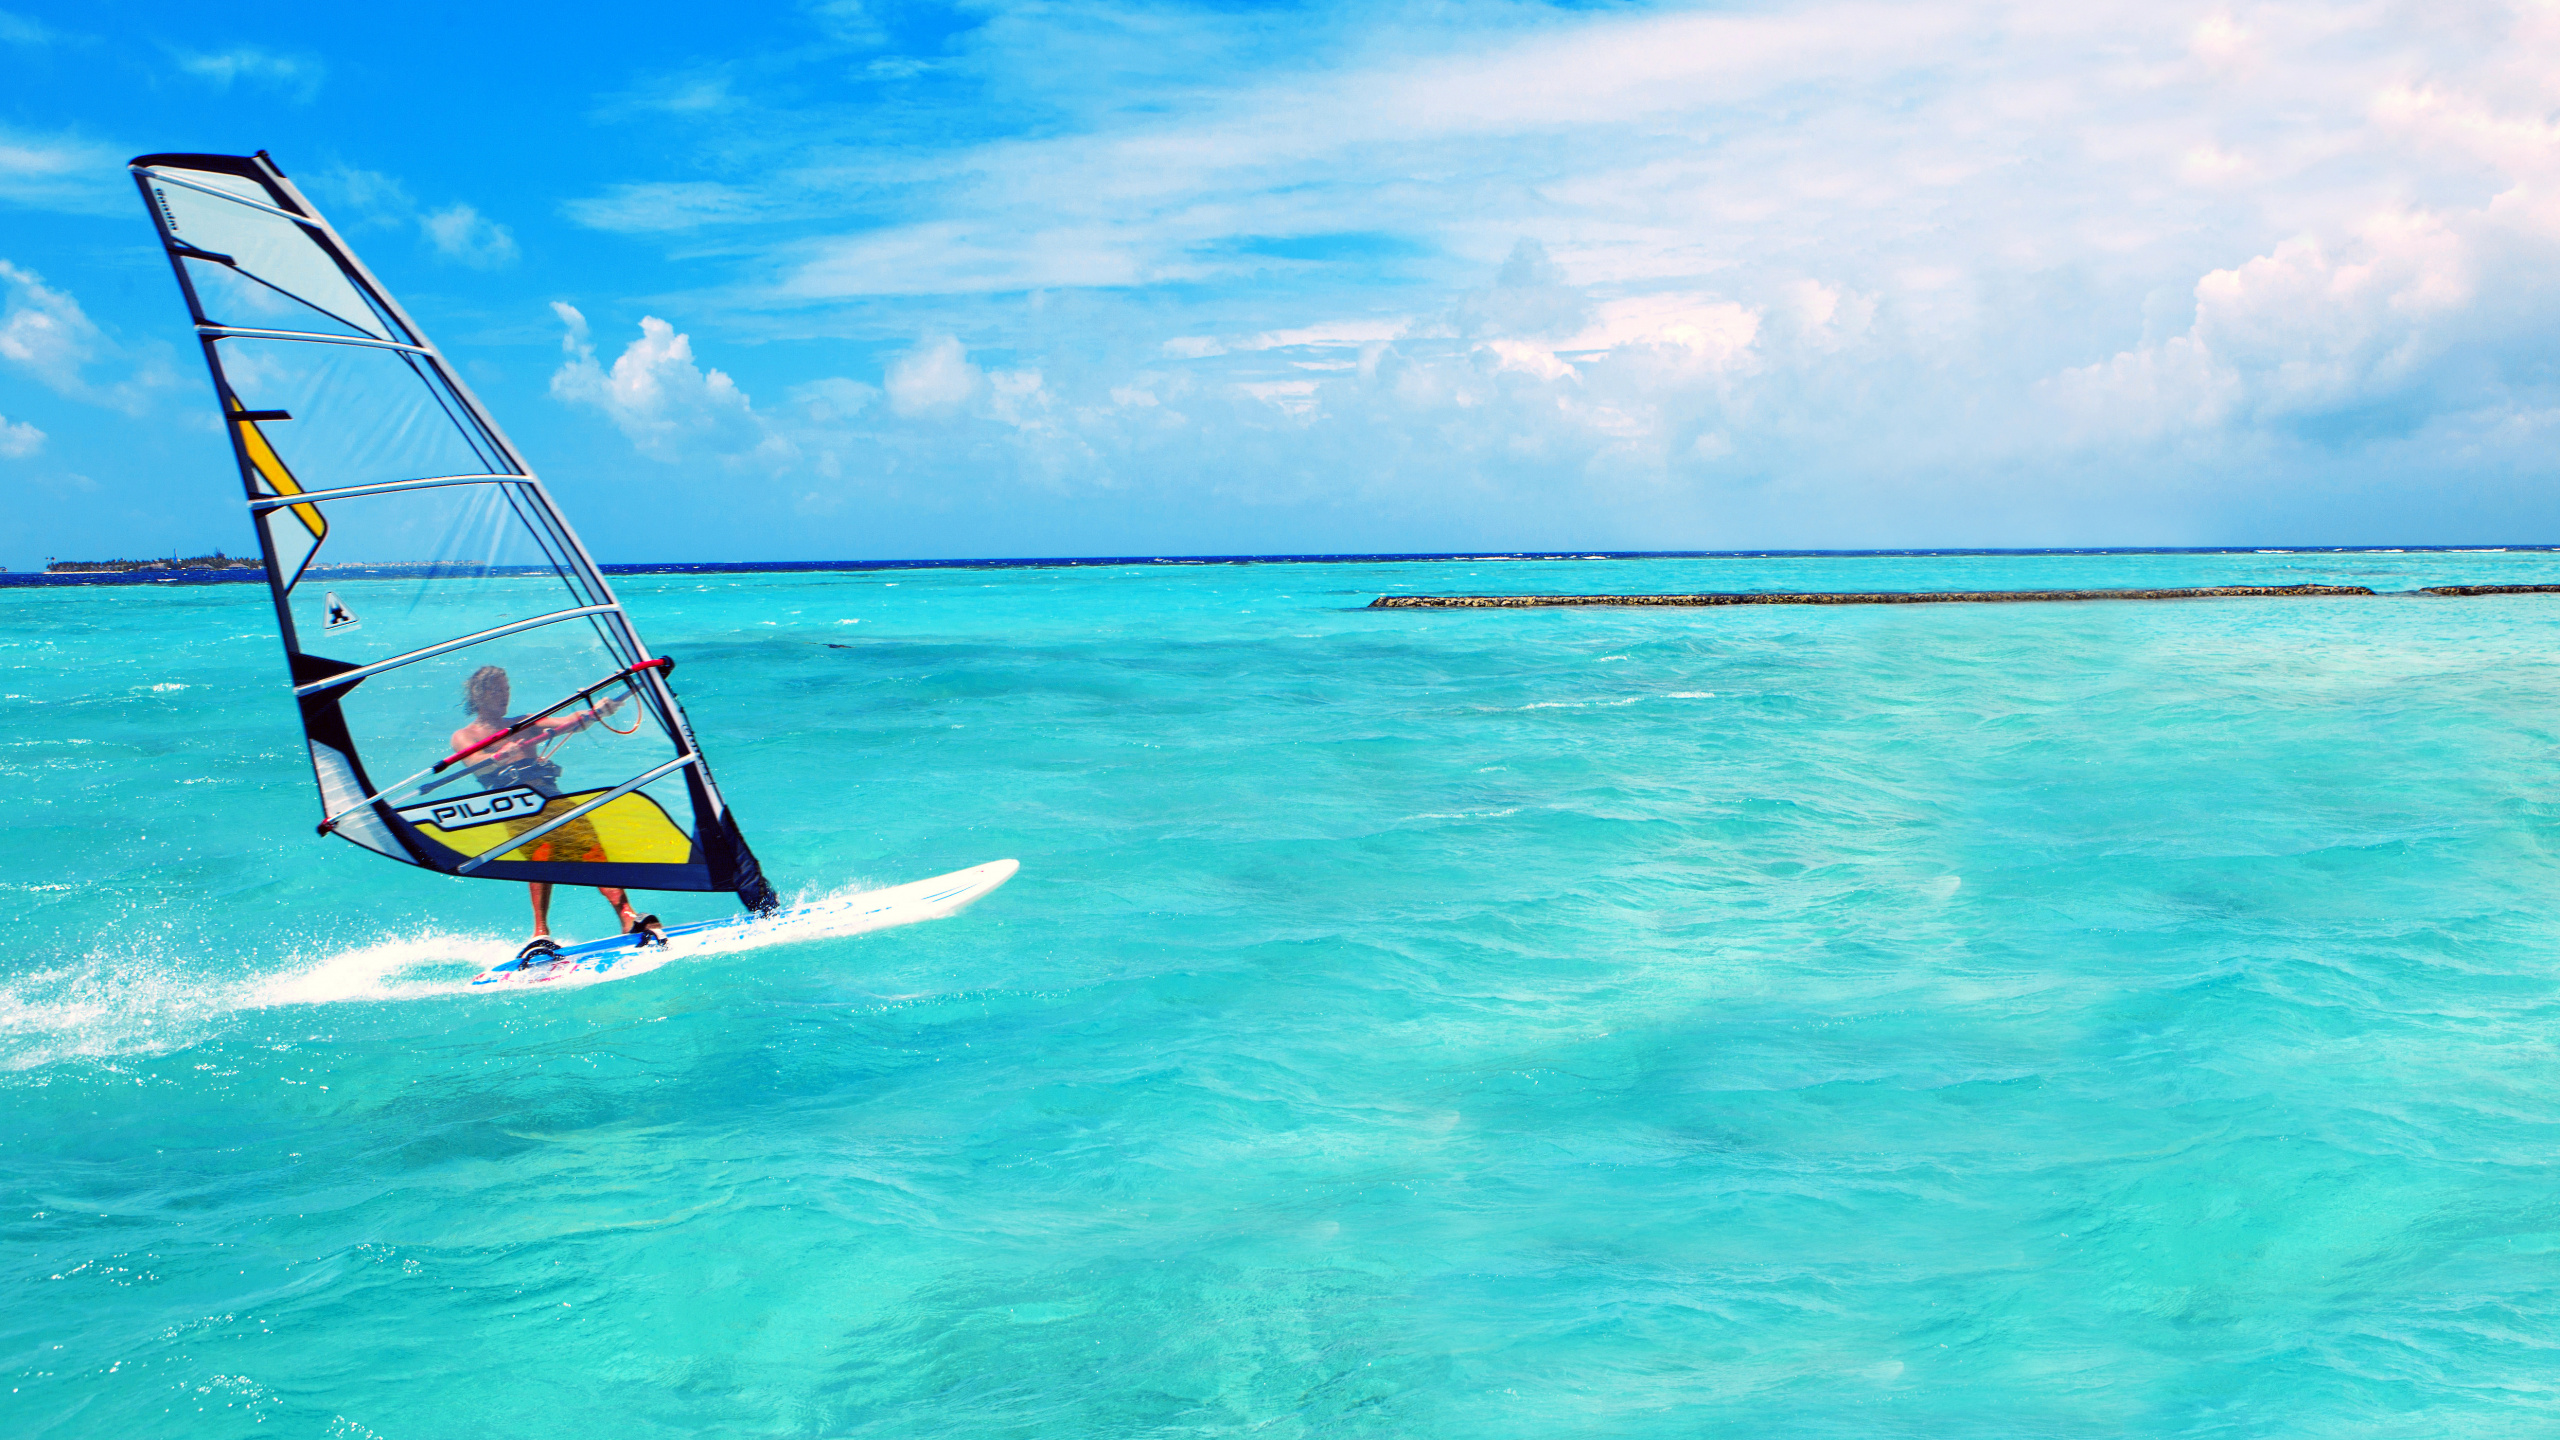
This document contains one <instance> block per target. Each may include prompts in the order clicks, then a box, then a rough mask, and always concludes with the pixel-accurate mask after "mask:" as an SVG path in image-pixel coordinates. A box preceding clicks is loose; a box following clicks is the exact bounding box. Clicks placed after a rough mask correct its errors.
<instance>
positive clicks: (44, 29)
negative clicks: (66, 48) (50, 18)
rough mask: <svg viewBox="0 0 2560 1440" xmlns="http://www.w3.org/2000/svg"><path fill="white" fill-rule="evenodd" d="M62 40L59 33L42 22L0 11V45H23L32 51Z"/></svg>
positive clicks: (61, 35) (62, 36) (61, 34)
mask: <svg viewBox="0 0 2560 1440" xmlns="http://www.w3.org/2000/svg"><path fill="white" fill-rule="evenodd" d="M64 38H65V37H64V35H63V33H62V32H61V31H59V30H56V29H54V28H53V27H52V26H50V25H47V24H44V23H43V22H42V21H38V20H31V19H29V18H28V17H26V16H24V15H19V14H15V13H13V12H11V11H7V10H0V45H23V46H26V47H27V48H29V49H33V48H35V47H37V46H42V45H53V44H57V43H59V42H61V41H62V40H63V39H64Z"/></svg>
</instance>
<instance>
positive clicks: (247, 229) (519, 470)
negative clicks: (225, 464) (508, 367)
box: [132, 153, 773, 909]
mask: <svg viewBox="0 0 2560 1440" xmlns="http://www.w3.org/2000/svg"><path fill="white" fill-rule="evenodd" d="M132 170H133V174H134V179H135V181H136V183H137V184H139V185H140V187H141V190H142V195H143V199H144V202H145V204H146V206H147V207H148V208H149V210H150V212H151V216H152V221H153V223H154V225H155V226H157V228H158V230H159V232H160V239H161V243H162V245H163V246H164V247H165V248H166V249H167V251H168V254H169V260H170V265H171V268H172V269H173V270H174V271H175V272H176V274H177V278H178V287H179V290H180V291H181V293H182V294H183V295H184V297H185V299H186V302H187V307H188V311H189V313H190V315H191V317H192V318H193V320H194V321H195V328H196V335H197V338H198V340H199V342H200V343H201V345H202V347H203V349H204V356H205V363H206V365H207V367H208V368H209V369H210V371H211V373H212V376H213V387H214V393H215V397H216V402H217V404H218V405H219V407H220V410H221V414H222V418H223V423H224V426H225V428H226V429H227V430H228V431H229V433H230V435H231V441H232V450H233V454H234V456H235V458H236V459H237V460H238V462H239V466H240V476H241V481H242V486H243V489H244V490H245V492H246V496H247V501H248V506H249V510H250V513H251V516H252V518H253V520H254V522H255V525H256V528H257V531H258V539H259V544H260V545H261V546H262V547H263V549H264V552H265V555H266V562H267V580H268V584H269V587H270V588H271V590H272V591H273V594H274V600H275V608H276V618H277V623H278V626H279V628H280V629H281V631H282V632H283V637H284V645H285V656H286V661H287V670H288V673H289V675H290V678H291V683H292V687H293V693H294V695H295V697H296V699H297V701H298V703H299V705H300V708H301V713H302V722H303V730H304V734H305V737H306V738H307V739H308V741H309V743H310V748H311V764H312V771H313V774H314V776H315V778H316V779H317V780H318V782H319V787H320V800H321V805H322V809H323V815H322V820H321V829H322V831H323V832H324V833H328V834H334V835H337V836H339V837H340V838H342V839H345V840H348V841H351V842H353V843H355V844H357V845H361V846H363V847H364V848H366V849H368V850H372V851H374V852H375V853H377V854H380V855H383V856H386V857H388V858H390V859H394V860H399V861H402V862H404V863H407V864H411V865H418V866H422V867H424V868H426V869H430V870H437V871H441V872H443V873H446V874H453V875H469V876H475V877H478V878H483V879H497V880H539V881H551V882H556V883H562V884H571V885H620V886H629V887H635V888H643V889H656V890H735V891H737V892H738V894H739V896H740V898H741V899H742V900H744V901H745V902H746V903H747V904H748V905H750V906H751V907H754V908H757V909H767V908H770V907H771V905H772V903H773V894H772V890H771V888H770V887H769V886H768V885H767V884H766V883H765V880H764V877H763V875H762V874H761V873H760V871H759V870H758V867H757V865H756V860H755V856H754V854H753V853H752V852H751V851H749V850H748V849H747V846H746V843H745V841H744V839H743V838H742V837H741V836H740V835H739V833H738V828H737V825H736V823H735V821H734V820H733V819H732V817H731V816H730V814H729V811H728V807H727V804H726V802H725V801H724V800H723V799H722V797H721V794H720V790H719V787H718V785H717V784H716V783H715V782H714V781H713V780H712V777H711V771H710V767H709V766H708V765H707V764H706V763H705V762H704V760H703V758H702V756H701V753H700V750H699V748H698V746H697V745H696V743H695V740H694V735H693V730H692V727H691V725H690V724H689V723H688V722H687V721H686V719H685V715H684V711H683V708H682V707H681V705H679V703H678V702H677V699H676V694H675V691H674V690H673V689H672V688H671V687H670V686H669V684H668V683H667V672H668V670H669V669H670V668H672V667H671V665H669V663H668V662H665V661H663V660H659V659H657V658H655V657H653V656H652V655H651V654H650V653H649V651H648V649H647V647H646V646H645V645H644V644H643V643H642V642H641V639H640V635H639V632H638V631H636V630H635V629H633V628H632V625H631V622H630V619H629V617H628V616H626V615H625V614H624V613H623V610H622V606H621V603H620V602H619V601H618V600H616V599H615V597H614V594H613V590H612V587H611V586H609V585H608V584H606V583H605V578H604V575H603V574H602V572H601V571H599V570H598V569H597V568H596V566H595V564H594V562H593V560H592V559H591V558H589V556H588V555H587V553H586V550H585V548H584V547H583V546H581V545H580V544H579V543H578V540H577V537H576V535H575V533H574V532H573V531H572V530H571V529H570V527H569V524H568V521H567V520H566V519H565V518H564V517H563V516H562V515H561V514H560V512H559V509H558V508H557V507H556V506H555V505H553V503H552V501H551V497H550V495H549V493H548V492H547V491H545V490H544V488H543V486H542V483H541V481H540V480H539V479H537V478H536V477H535V476H534V475H533V473H532V471H531V470H530V469H529V468H528V467H527V466H526V465H525V464H524V462H523V460H522V458H521V457H520V456H519V455H518V454H517V453H516V451H515V449H514V447H513V446H511V445H510V444H508V443H507V441H506V438H505V437H504V435H502V434H501V433H500V431H499V429H498V427H497V424H496V422H495V421H494V420H492V419H491V418H490V417H489V415H488V413H487V412H486V411H485V410H483V409H482V408H481V407H480V404H479V402H478V401H477V400H476V399H475V398H474V397H473V396H472V395H471V393H470V391H469V389H468V387H466V386H465V385H464V384H463V383H462V381H461V379H460V378H459V377H458V376H457V375H456V374H455V373H454V371H453V369H452V367H451V366H450V365H448V364H447V363H446V361H445V359H444V357H443V356H442V355H441V354H440V353H438V352H437V350H436V349H435V347H434V345H433V344H432V343H430V342H429V341H428V340H427V338H426V336H425V335H424V334H423V333H421V332H420V331H419V330H418V328H417V326H416V325H415V324H413V323H412V322H411V321H410V319H409V318H408V316H407V315H406V314H405V313H404V312H403V311H402V310H401V309H400V307H399V305H398V304H397V303H396V302H395V301H394V300H393V299H392V298H391V297H390V295H389V294H388V293H387V292H385V291H384V290H383V289H382V287H381V286H380V285H379V284H378V283H376V282H375V280H374V279H373V277H372V275H371V274H370V273H369V272H368V271H366V270H365V268H364V266H363V265H362V264H361V263H360V262H359V261H357V259H356V257H355V255H354V252H353V251H352V250H350V249H349V248H348V247H347V244H346V242H345V240H344V239H343V238H341V237H340V236H339V235H338V233H337V232H336V231H335V230H333V229H332V228H330V226H329V224H328V222H327V220H326V219H324V218H323V217H322V216H321V215H320V213H319V212H318V210H317V209H315V208H314V207H313V206H312V205H311V203H310V202H309V201H308V200H307V199H306V198H304V196H303V195H302V193H301V192H300V191H299V190H297V189H296V188H295V187H294V185H293V183H292V182H291V181H290V180H288V179H286V178H285V176H284V174H283V172H282V171H281V170H279V169H278V168H276V166H275V165H274V163H273V162H272V161H270V160H268V159H267V158H266V157H265V155H264V154H263V153H261V154H259V155H256V156H229V155H146V156H143V157H141V158H140V159H137V160H135V161H134V162H133V164H132Z"/></svg>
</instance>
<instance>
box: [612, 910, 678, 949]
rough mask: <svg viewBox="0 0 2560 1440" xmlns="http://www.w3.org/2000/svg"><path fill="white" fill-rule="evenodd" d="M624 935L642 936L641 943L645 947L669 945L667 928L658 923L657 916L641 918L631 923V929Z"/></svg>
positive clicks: (624, 932)
mask: <svg viewBox="0 0 2560 1440" xmlns="http://www.w3.org/2000/svg"><path fill="white" fill-rule="evenodd" d="M622 933H623V934H625V935H637V936H640V937H641V939H640V943H641V944H643V945H664V944H666V943H667V930H666V927H665V926H664V925H661V924H659V923H658V917H657V916H655V915H643V916H640V917H639V918H638V919H636V920H633V921H632V922H631V928H630V929H628V930H625V931H623V932H622Z"/></svg>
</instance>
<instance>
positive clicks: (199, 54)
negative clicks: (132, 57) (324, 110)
mask: <svg viewBox="0 0 2560 1440" xmlns="http://www.w3.org/2000/svg"><path fill="white" fill-rule="evenodd" d="M172 57H173V58H174V59H175V60H176V61H177V62H178V68H179V69H180V70H181V71H183V72H185V73H186V74H189V75H192V76H195V77H196V78H197V79H199V80H203V81H207V82H209V83H210V84H211V85H212V86H213V87H214V88H215V89H217V90H228V89H230V88H231V87H232V85H233V84H234V83H235V82H246V83H248V84H251V85H257V86H263V87H266V88H268V89H272V90H278V91H281V92H283V93H284V94H286V95H289V96H291V97H292V98H294V99H296V100H300V101H305V102H308V101H310V100H312V99H314V98H316V97H317V96H318V95H319V93H320V83H321V81H323V80H325V79H327V78H328V74H329V67H328V65H327V64H325V63H324V62H323V61H321V60H320V58H319V57H318V56H315V55H285V54H279V53H278V52H276V51H273V50H268V49H264V48H262V47H260V46H256V45H234V46H232V47H231V48H230V49H228V50H214V51H193V50H178V51H173V52H172Z"/></svg>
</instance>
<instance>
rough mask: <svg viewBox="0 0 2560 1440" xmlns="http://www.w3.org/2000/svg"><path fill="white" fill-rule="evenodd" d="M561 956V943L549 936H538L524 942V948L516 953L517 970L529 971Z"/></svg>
mask: <svg viewBox="0 0 2560 1440" xmlns="http://www.w3.org/2000/svg"><path fill="white" fill-rule="evenodd" d="M559 956H560V942H558V941H556V940H554V939H552V938H551V937H550V936H548V935H536V936H534V937H533V938H532V939H530V940H527V941H526V942H524V948H523V949H521V950H519V951H517V952H516V968H517V969H519V970H528V969H531V968H532V967H533V966H535V965H537V964H540V963H541V962H543V961H545V960H556V959H558V958H559Z"/></svg>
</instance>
